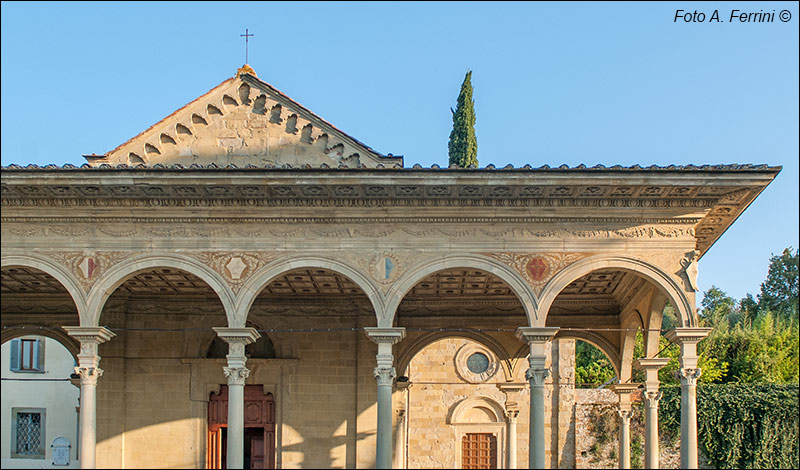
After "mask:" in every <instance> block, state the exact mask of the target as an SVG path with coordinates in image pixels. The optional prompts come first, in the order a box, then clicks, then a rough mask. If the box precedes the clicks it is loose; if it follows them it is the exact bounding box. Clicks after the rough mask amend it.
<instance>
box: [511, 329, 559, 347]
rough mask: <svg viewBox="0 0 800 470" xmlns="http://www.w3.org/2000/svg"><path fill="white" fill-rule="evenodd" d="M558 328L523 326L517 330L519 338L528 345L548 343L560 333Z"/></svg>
mask: <svg viewBox="0 0 800 470" xmlns="http://www.w3.org/2000/svg"><path fill="white" fill-rule="evenodd" d="M558 330H559V328H558V327H550V326H548V327H533V326H522V327H519V328H517V338H519V339H520V341H522V342H524V343H528V344H532V343H546V342H548V341H550V340H552V339H553V337H554V336H555V335H556V333H558Z"/></svg>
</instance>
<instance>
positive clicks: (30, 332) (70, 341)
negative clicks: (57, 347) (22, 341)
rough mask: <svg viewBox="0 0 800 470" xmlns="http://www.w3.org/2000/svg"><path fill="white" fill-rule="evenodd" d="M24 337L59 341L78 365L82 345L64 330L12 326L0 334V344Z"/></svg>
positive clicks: (28, 324) (43, 326)
mask: <svg viewBox="0 0 800 470" xmlns="http://www.w3.org/2000/svg"><path fill="white" fill-rule="evenodd" d="M22 336H44V337H46V338H50V339H52V340H55V341H58V342H59V344H61V345H62V346H64V347H65V348H67V351H69V353H70V354H72V357H73V358H74V359H75V363H76V364H77V361H78V353H79V352H80V351H81V345H80V343H79V342H78V340H76V339H75V338H73V337H72V336H70V335H68V334H67V332H66V331H64V330H63V329H61V328H56V327H51V326H45V325H36V324H33V323H24V324H23V323H21V324H18V325H10V326H7V327H5V328H3V331H2V333H0V344H5V343H6V342H7V341H11V340H12V339H14V338H19V337H22Z"/></svg>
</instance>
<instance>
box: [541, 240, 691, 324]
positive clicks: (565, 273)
mask: <svg viewBox="0 0 800 470" xmlns="http://www.w3.org/2000/svg"><path fill="white" fill-rule="evenodd" d="M606 268H612V269H620V270H624V271H631V272H634V273H636V274H639V275H641V276H643V277H644V278H645V279H648V280H650V281H652V282H653V283H654V284H655V285H656V287H658V289H659V290H660V291H661V292H662V293H663V294H665V295H666V296H667V298H669V300H670V302H672V303H673V305H675V308H676V309H677V311H678V314H679V316H680V319H681V322H682V323H683V324H684V326H696V324H697V320H696V318H695V315H694V313H693V311H694V310H693V308H692V305H691V303H690V302H689V299H688V298H687V297H686V295H684V293H683V291H682V289H681V287H680V286H679V285H678V283H676V282H675V280H674V279H673V278H672V277H671V276H669V275H668V274H666V273H665V272H663V271H662V270H660V269H659V268H657V267H655V266H653V265H651V264H649V263H647V262H644V261H641V260H637V259H634V258H626V257H623V256H606V255H601V256H592V257H589V258H585V259H583V260H580V261H577V262H575V263H573V264H571V265H569V266H567V267H566V268H564V269H562V270H561V271H559V272H558V273H557V274H556V275H555V276H553V278H552V279H550V281H548V282H547V284H546V285H545V286H544V289H542V295H541V297H540V302H539V309H540V310H541V311H542V312H544V315H541V316H540V317H539V318H538V319H537V320H538V324H536V325H534V326H545V322H546V320H547V314H548V312H549V310H550V306H551V305H552V304H553V301H554V300H555V298H556V296H558V294H559V293H560V292H561V291H562V290H563V289H564V288H565V287H567V285H569V283H571V282H572V281H574V280H575V279H578V278H579V277H581V276H584V275H586V274H589V273H591V272H592V271H596V270H598V269H606Z"/></svg>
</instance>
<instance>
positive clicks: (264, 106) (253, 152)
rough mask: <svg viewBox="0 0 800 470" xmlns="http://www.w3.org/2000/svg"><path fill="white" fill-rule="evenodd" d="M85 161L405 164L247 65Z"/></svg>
mask: <svg viewBox="0 0 800 470" xmlns="http://www.w3.org/2000/svg"><path fill="white" fill-rule="evenodd" d="M85 157H86V159H87V160H88V161H89V163H90V164H92V165H100V164H103V163H109V164H127V165H132V166H135V165H139V164H144V165H147V166H152V165H155V164H159V163H160V164H163V165H174V164H181V165H185V166H190V165H192V164H199V165H208V164H211V163H213V164H215V165H217V166H219V167H224V166H227V165H231V164H232V165H235V166H237V167H244V166H247V165H255V166H259V167H263V166H290V167H294V168H298V167H303V166H306V165H309V166H311V167H321V166H323V167H324V166H328V167H333V168H336V167H340V166H346V167H350V168H361V167H367V168H374V167H376V166H378V165H384V166H393V165H395V164H400V165H402V157H394V156H392V155H391V154H389V155H388V156H385V155H382V154H380V153H378V152H376V151H374V150H372V149H371V148H369V147H368V146H366V145H364V144H363V143H361V142H359V141H358V140H356V139H354V138H353V137H350V136H349V135H347V134H345V133H344V132H342V131H340V130H339V129H337V128H335V127H334V126H332V125H331V124H329V123H328V122H326V121H325V120H323V119H322V118H320V117H319V116H317V115H315V114H314V113H312V112H311V111H309V110H308V109H306V108H304V107H303V106H301V105H300V104H299V103H297V102H295V101H294V100H292V99H291V98H289V97H288V96H286V95H284V94H283V93H281V92H280V91H278V90H276V89H275V88H273V87H272V86H271V85H269V84H268V83H265V82H263V81H261V80H259V79H258V78H257V77H256V75H255V72H254V71H253V69H251V68H250V67H249V66H247V65H245V66H244V67H242V68H241V69H239V71H238V72H237V74H236V76H235V77H233V78H230V79H228V80H225V81H224V82H222V83H221V84H219V85H218V86H217V87H215V88H213V89H212V90H211V91H209V92H208V93H206V94H204V95H203V96H201V97H199V98H197V99H196V100H194V101H192V102H191V103H189V104H187V105H186V106H184V107H183V108H181V109H179V110H177V111H175V112H174V113H172V114H171V115H169V116H168V117H166V118H164V119H163V120H161V121H160V122H159V123H157V124H155V125H153V126H151V127H150V128H149V129H147V130H145V131H144V132H142V133H141V134H139V135H137V136H136V137H134V138H132V139H130V140H129V141H127V142H125V143H124V144H122V145H120V146H119V147H117V148H115V149H114V150H112V151H110V152H108V153H107V154H106V155H86V156H85Z"/></svg>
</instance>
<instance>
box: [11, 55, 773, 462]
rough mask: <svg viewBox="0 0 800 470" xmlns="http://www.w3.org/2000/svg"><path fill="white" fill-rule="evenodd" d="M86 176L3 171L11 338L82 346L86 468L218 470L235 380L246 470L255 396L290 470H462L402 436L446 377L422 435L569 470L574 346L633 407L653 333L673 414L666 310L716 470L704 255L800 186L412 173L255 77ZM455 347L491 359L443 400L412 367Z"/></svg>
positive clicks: (195, 106) (595, 174)
mask: <svg viewBox="0 0 800 470" xmlns="http://www.w3.org/2000/svg"><path fill="white" fill-rule="evenodd" d="M267 143H270V145H267ZM87 160H88V162H89V164H88V165H85V166H83V167H80V168H77V167H72V166H66V167H44V168H38V167H20V166H9V167H4V168H3V169H2V189H3V199H2V207H3V214H2V228H1V229H0V230H1V231H2V273H3V278H2V283H3V286H2V288H3V300H2V302H3V305H2V313H3V315H2V325H3V328H4V329H3V341H7V340H8V339H10V337H11V336H12V335H13V334H17V333H15V331H16V330H15V329H14V328H15V327H18V326H20V325H30V324H35V325H40V326H43V327H47V328H50V329H52V330H53V331H59V332H60V333H59V334H61V335H63V336H67V335H68V336H69V337H71V338H74V340H76V341H77V342H79V343H80V346H81V349H80V354H79V355H78V357H79V363H78V367H76V373H78V374H79V375H80V377H81V439H80V446H81V459H80V460H81V465H82V466H83V468H94V467H95V466H96V467H98V468H103V467H127V468H131V467H132V468H138V467H162V466H163V467H201V466H204V465H209V464H208V461H207V460H206V456H207V450H208V449H207V448H206V447H207V446H208V445H209V444H208V443H209V442H210V441H209V440H208V436H207V432H208V423H209V420H208V406H209V401H210V400H211V395H212V394H214V393H217V394H218V393H219V392H220V387H221V386H223V385H225V386H226V387H227V393H228V395H227V396H228V401H227V423H226V427H225V429H226V430H225V432H226V442H227V449H226V451H225V454H226V462H227V468H243V467H244V466H245V465H246V464H247V463H248V462H249V463H251V464H252V462H254V461H255V460H257V459H255V458H254V457H253V455H251V453H250V450H247V449H246V448H245V441H246V438H247V437H246V435H245V429H246V424H245V423H246V421H247V419H248V417H247V413H248V410H247V409H246V407H245V398H244V390H245V387H246V386H252V385H258V386H259V387H261V389H262V391H263V393H264V394H269V395H270V396H271V397H272V398H271V399H272V400H274V407H275V417H274V418H275V429H276V430H275V442H274V448H269V449H268V451H269V452H273V453H274V460H273V461H274V462H275V464H276V465H277V466H280V467H283V468H299V467H336V468H345V467H346V468H370V467H377V468H390V467H391V466H392V465H393V462H397V461H398V460H397V459H395V455H394V453H395V450H396V449H400V450H401V451H403V452H407V453H408V458H406V457H405V456H404V458H403V459H402V460H400V461H402V462H406V464H412V463H413V464H414V465H416V464H417V463H415V462H422V461H423V460H422V458H423V457H425V458H428V457H430V459H433V460H430V462H439V461H442V462H443V461H445V460H447V462H454V460H455V458H456V457H455V456H456V452H455V450H454V451H453V452H452V453H451V454H448V456H441V458H440V459H439V460H436V459H437V458H439V457H437V456H436V455H435V453H434V452H433V451H431V452H428V451H425V450H422V449H420V448H414V447H412V446H409V445H408V444H406V443H404V442H400V441H408V440H412V441H413V439H415V436H416V435H417V434H415V433H418V432H420V426H422V425H419V426H415V424H414V423H416V422H417V421H415V419H416V418H418V417H419V416H418V415H417V416H413V415H412V413H418V412H417V411H415V410H418V408H415V407H414V406H409V407H407V408H406V407H405V404H404V403H401V402H400V400H401V398H402V397H404V396H405V395H404V394H413V396H415V397H418V396H428V395H424V394H425V393H433V391H436V393H439V391H438V390H440V389H439V388H437V387H439V386H440V385H442V384H444V382H447V381H448V380H450V377H455V379H453V380H454V381H457V384H456V383H455V382H454V383H453V384H450V385H452V388H451V389H450V392H447V391H446V390H445V388H446V387H445V388H442V389H441V390H443V391H442V392H441V393H442V394H443V395H447V394H448V393H450V395H451V397H450V398H449V399H451V401H452V404H450V402H448V405H447V406H448V407H449V408H447V409H443V410H431V411H430V415H429V417H430V418H431V420H432V421H431V422H430V424H426V425H425V426H427V427H425V429H430V430H431V431H430V432H431V433H434V434H435V433H437V432H440V431H441V430H443V429H444V430H446V432H448V433H451V437H450V438H449V439H450V440H451V441H453V440H454V439H460V441H458V442H457V444H458V445H459V446H461V445H462V444H463V446H464V447H463V449H466V450H468V451H469V450H470V449H471V447H469V446H471V445H473V444H474V443H478V444H479V445H483V444H481V443H484V442H485V443H488V444H487V445H490V446H491V445H495V446H496V447H497V455H496V457H497V458H496V459H495V461H496V462H498V463H497V466H498V467H506V468H522V467H526V466H528V467H529V468H546V467H553V466H558V465H561V464H562V462H561V461H559V459H560V458H563V457H559V455H560V452H559V449H560V446H561V447H563V442H564V439H565V438H564V433H563V432H561V431H559V426H561V425H560V424H558V423H561V422H564V420H563V419H560V418H557V419H555V420H553V419H552V418H553V416H556V417H557V416H558V413H560V412H561V411H560V410H559V409H558V406H555V407H554V406H552V404H551V402H552V400H549V401H548V398H552V396H553V395H552V394H553V393H556V394H557V393H558V391H557V390H558V384H559V383H560V382H559V380H560V378H559V377H554V375H556V376H557V375H558V373H557V371H554V370H553V368H554V366H553V364H554V360H555V361H556V363H557V362H558V357H555V356H554V355H553V344H554V342H558V341H560V340H562V339H563V340H565V341H566V340H569V339H575V338H578V339H586V340H589V341H591V342H592V343H593V344H597V345H599V346H600V347H601V349H603V350H604V352H606V354H607V355H608V356H609V357H610V358H611V360H612V362H613V363H614V365H615V368H616V369H617V371H618V372H619V381H620V382H621V383H620V384H618V386H617V389H618V390H619V392H620V403H623V402H624V404H625V406H627V404H628V403H629V402H628V401H626V400H627V398H625V397H623V395H624V394H625V393H629V392H630V390H629V388H630V386H628V388H626V387H625V386H623V385H627V384H629V382H630V378H631V371H632V367H633V356H632V348H633V338H634V336H635V332H636V331H639V330H643V331H646V332H647V335H646V351H647V357H646V358H643V359H640V360H639V362H638V363H637V366H638V367H641V368H642V369H644V370H645V371H646V372H647V377H648V379H647V382H646V384H645V395H646V397H647V399H648V400H651V401H652V402H653V403H657V400H658V398H657V396H658V381H657V371H658V368H659V367H661V366H663V359H660V358H658V357H657V356H656V353H657V352H658V348H657V344H658V338H659V337H660V334H659V333H660V328H661V318H660V315H661V312H662V311H663V307H664V304H665V302H667V301H669V303H670V304H671V305H672V306H673V307H674V308H675V310H676V312H677V314H678V317H679V320H680V323H681V325H682V326H681V327H680V328H677V329H675V330H673V331H671V332H670V333H669V334H668V336H667V338H668V339H670V340H671V341H674V342H676V343H678V344H680V346H681V351H682V356H681V371H682V374H683V377H684V379H685V380H683V382H685V383H684V384H683V385H684V394H685V395H684V400H683V402H682V403H683V406H684V409H683V413H682V431H683V432H682V441H681V442H682V456H683V457H682V462H683V463H684V464H685V465H686V466H690V467H691V466H693V465H694V466H696V465H697V438H696V428H697V424H696V411H695V406H694V396H695V384H696V378H697V377H698V376H699V374H700V372H699V369H698V367H697V355H696V345H697V343H698V342H699V341H701V340H702V338H703V337H704V336H705V335H706V334H707V332H706V331H705V330H704V329H702V328H698V324H697V317H696V313H695V289H696V287H695V276H696V275H697V271H696V260H697V257H698V256H702V254H703V253H705V251H706V250H708V249H709V247H710V246H711V244H713V242H714V241H715V240H717V239H718V238H719V237H720V236H721V235H722V233H723V232H724V231H725V230H726V229H727V228H728V227H729V226H730V225H731V224H732V223H733V221H734V220H735V219H736V217H738V215H739V214H740V213H741V212H742V211H743V210H744V209H745V208H746V207H747V205H748V204H750V203H751V202H752V201H753V199H754V198H755V197H756V196H757V195H758V194H759V193H760V191H762V190H763V189H764V188H765V187H766V185H767V184H769V182H770V181H771V180H772V179H773V178H774V177H775V175H776V174H777V173H778V171H779V170H780V169H779V168H768V167H763V166H749V165H742V166H738V165H737V166H724V167H723V166H720V167H666V168H662V167H650V168H641V167H632V168H621V167H619V168H618V167H611V168H606V167H595V168H585V167H577V168H562V167H558V168H550V167H541V168H531V167H528V166H526V167H523V168H495V167H494V166H490V167H486V168H481V169H457V168H439V167H433V168H418V167H416V166H415V167H412V168H404V167H403V166H402V158H401V157H395V156H392V155H382V154H379V153H377V152H375V151H374V150H372V149H371V148H369V147H367V146H365V145H364V144H362V143H361V142H359V141H358V140H356V139H354V138H352V137H350V136H348V135H347V134H344V133H343V132H341V131H340V130H338V129H336V128H335V127H333V126H331V125H330V124H328V123H327V122H325V121H324V120H322V119H321V118H319V117H318V116H316V115H314V114H313V113H311V112H310V111H308V110H306V109H305V108H303V107H302V106H301V105H299V104H298V103H296V102H294V101H292V100H291V99H289V98H288V97H286V96H285V95H283V94H282V93H280V92H278V91H277V90H275V89H274V88H273V87H271V86H270V85H268V84H266V83H264V82H263V81H261V80H259V79H258V78H257V77H256V75H255V72H253V71H252V69H249V67H244V68H242V69H240V70H239V71H238V72H237V75H236V76H235V77H233V78H231V79H229V80H226V81H225V82H223V83H222V84H221V85H219V86H218V87H216V88H214V89H212V90H211V91H210V92H209V93H208V94H206V95H203V96H202V97H200V98H198V100H196V101H194V102H192V103H190V105H187V107H185V108H182V109H181V110H178V111H176V112H175V113H173V114H172V115H170V117H168V118H166V119H165V120H163V121H161V122H159V123H157V124H156V125H154V126H153V127H151V128H150V129H148V130H147V131H145V132H143V133H142V134H140V135H138V136H136V137H134V138H133V139H131V140H130V141H128V142H126V143H124V144H122V145H121V146H120V147H118V148H117V149H115V150H113V151H111V152H109V153H108V154H105V155H91V156H88V157H87ZM64 332H66V334H65V333H64ZM651 332H653V333H651ZM454 337H458V338H461V339H464V340H469V341H471V342H472V343H474V345H472V346H470V345H466V346H463V347H464V349H463V351H462V353H461V356H459V355H458V351H461V350H460V349H459V350H458V351H452V354H451V355H450V356H448V358H447V360H446V361H445V362H447V364H448V365H447V367H450V368H451V369H452V372H453V374H456V375H453V374H451V375H447V374H449V372H447V374H445V372H442V374H443V375H442V377H445V376H446V377H448V378H447V379H446V380H445V379H442V380H440V382H437V383H435V384H433V383H424V382H425V380H429V379H425V380H422V379H421V378H422V377H429V376H426V375H424V372H425V371H424V370H422V369H419V368H415V366H413V364H415V363H414V362H413V361H414V358H415V357H416V356H417V355H418V354H420V353H421V351H424V350H425V348H426V347H428V346H430V345H431V344H433V343H434V342H436V341H439V340H446V339H452V338H454ZM472 343H470V344H472ZM469 347H473V349H469ZM481 348H482V349H481ZM448 354H449V353H448ZM474 354H478V356H473V355H474ZM423 355H424V354H423ZM480 356H483V358H481V357H480ZM101 357H102V358H103V359H102V361H101ZM420 357H422V356H420ZM470 358H473V360H471V361H470ZM483 359H485V361H484V360H483ZM476 361H477V362H476ZM101 362H102V369H101V368H100V367H101ZM409 365H412V366H411V367H409ZM442 367H444V366H442ZM470 367H471V368H470ZM483 367H485V368H483ZM556 367H557V366H556ZM432 370H433V369H430V370H429V372H431V371H432ZM448 370H449V369H448ZM475 371H478V372H475ZM400 377H403V378H404V380H405V381H408V382H409V383H410V384H411V385H412V386H411V388H409V387H408V385H404V386H403V387H400V388H401V389H400V390H398V387H397V380H398V378H400ZM448 383H449V382H448ZM445 385H447V384H445ZM450 385H448V386H450ZM462 386H463V387H462ZM95 387H96V393H95ZM423 387H427V388H425V389H423ZM457 387H462V388H459V389H458V390H462V389H463V390H468V392H463V393H470V394H474V395H471V396H468V397H464V396H462V395H461V394H462V392H460V391H459V392H458V393H455V392H454V390H456V388H457ZM434 389H435V390H434ZM456 395H458V397H456ZM265 396H266V395H265ZM626 396H627V395H626ZM470 398H475V400H473V401H467V400H468V399H470ZM415 403H417V404H419V403H420V402H415ZM423 404H424V403H423ZM401 406H402V407H403V413H405V414H403V415H402V416H404V417H403V420H400V419H399V418H398V417H399V416H401V414H400V413H397V410H398V408H399V407H401ZM415 406H416V405H415ZM459 406H460V408H459ZM623 408H624V406H623ZM456 409H458V412H457V413H456V412H455V410H456ZM647 409H648V413H647V423H648V432H647V442H648V444H647V456H648V457H647V462H648V465H651V464H654V463H655V464H657V460H655V459H656V457H655V456H656V455H657V444H654V440H655V439H656V438H657V434H656V432H657V424H656V423H657V406H656V405H654V404H651V402H650V401H648V408H647ZM623 411H625V410H624V409H623ZM437 413H438V414H437ZM564 419H566V418H564ZM622 419H623V420H624V419H625V418H624V417H623V418H622ZM404 422H407V423H409V424H403V423H404ZM553 422H556V423H557V424H556V425H555V426H553V425H552V423H553ZM404 426H405V427H404ZM437 429H438V430H437ZM623 429H624V428H623ZM426 432H427V431H426ZM564 432H566V431H564ZM398 436H400V437H398ZM452 436H455V437H452ZM470 439H472V440H470ZM398 442H400V444H398ZM623 442H625V439H624V438H623ZM492 443H494V444H492ZM478 444H476V445H478ZM453 445H455V444H453ZM621 445H624V444H621ZM459 448H461V447H459ZM454 449H455V448H454ZM621 450H623V449H622V448H621ZM220 452H221V451H220ZM459 452H462V454H460V455H462V457H463V450H461V451H459ZM415 453H416V454H417V455H414V454H415ZM423 454H424V455H423ZM429 454H430V455H429ZM623 455H624V452H621V453H620V457H621V468H626V466H627V465H629V463H630V462H629V461H627V460H625V459H623V458H622V456H623ZM500 457H502V458H500ZM448 459H450V460H448ZM460 464H461V462H455V466H460Z"/></svg>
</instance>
